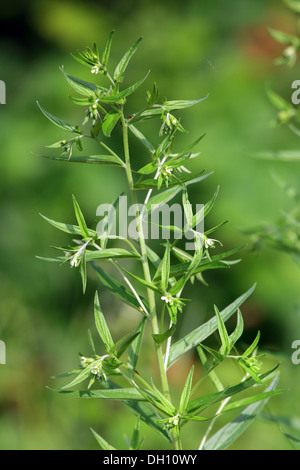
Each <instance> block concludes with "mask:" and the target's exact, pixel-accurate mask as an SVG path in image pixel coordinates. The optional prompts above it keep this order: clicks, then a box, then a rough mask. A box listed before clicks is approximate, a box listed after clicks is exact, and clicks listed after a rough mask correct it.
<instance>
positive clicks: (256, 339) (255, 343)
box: [243, 331, 260, 357]
mask: <svg viewBox="0 0 300 470" xmlns="http://www.w3.org/2000/svg"><path fill="white" fill-rule="evenodd" d="M259 339H260V331H258V333H257V335H256V337H255V340H254V341H253V343H252V344H251V345H250V346H249V348H248V349H247V350H246V351H245V352H244V353H243V356H245V357H248V356H250V354H251V353H253V351H254V349H255V348H256V346H257V345H258V342H259Z"/></svg>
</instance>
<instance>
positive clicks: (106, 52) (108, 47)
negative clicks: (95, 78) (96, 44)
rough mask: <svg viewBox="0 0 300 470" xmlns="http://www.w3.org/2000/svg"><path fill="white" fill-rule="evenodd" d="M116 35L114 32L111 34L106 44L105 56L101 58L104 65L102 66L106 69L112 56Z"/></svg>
mask: <svg viewBox="0 0 300 470" xmlns="http://www.w3.org/2000/svg"><path fill="white" fill-rule="evenodd" d="M114 33H115V31H114V30H112V31H111V33H110V34H109V36H108V39H107V41H106V44H105V47H104V50H103V54H102V57H101V63H102V65H104V67H106V65H107V62H108V59H109V56H110V50H111V43H112V40H113V36H114Z"/></svg>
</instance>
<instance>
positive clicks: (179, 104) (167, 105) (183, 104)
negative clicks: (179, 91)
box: [163, 95, 208, 111]
mask: <svg viewBox="0 0 300 470" xmlns="http://www.w3.org/2000/svg"><path fill="white" fill-rule="evenodd" d="M207 97H208V95H206V96H203V97H202V98H198V99H196V100H176V101H165V102H164V104H163V107H164V109H166V110H167V111H174V110H175V109H185V108H189V107H190V106H194V105H195V104H198V103H201V101H204V100H205V99H206V98H207Z"/></svg>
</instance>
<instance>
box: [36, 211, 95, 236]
mask: <svg viewBox="0 0 300 470" xmlns="http://www.w3.org/2000/svg"><path fill="white" fill-rule="evenodd" d="M40 215H41V217H43V219H45V220H47V222H49V224H51V225H53V226H54V227H55V228H57V229H59V230H61V231H62V232H66V233H69V234H71V235H82V232H81V230H80V227H79V226H78V225H72V224H65V223H63V222H57V221H56V220H52V219H48V217H46V216H45V215H42V214H40ZM88 236H89V237H92V238H95V237H97V232H95V230H91V229H88Z"/></svg>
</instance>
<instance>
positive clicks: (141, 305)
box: [39, 32, 282, 449]
mask: <svg viewBox="0 0 300 470" xmlns="http://www.w3.org/2000/svg"><path fill="white" fill-rule="evenodd" d="M113 34H114V32H112V33H111V34H110V35H109V38H108V40H107V43H106V45H105V47H104V50H103V52H102V54H100V53H99V51H98V48H97V46H96V45H94V46H93V48H92V49H91V48H87V49H86V50H85V51H83V52H82V53H80V54H79V55H78V56H75V59H76V60H77V61H79V62H80V63H81V64H83V65H84V66H87V67H88V68H89V69H90V71H91V73H92V74H93V75H94V76H96V75H97V76H98V75H100V76H101V77H102V78H103V81H104V80H106V83H107V85H103V84H101V85H100V84H94V83H91V82H87V81H84V80H81V79H79V78H76V77H73V76H71V75H69V74H68V73H66V72H65V71H64V70H63V69H62V72H63V74H64V77H65V78H66V80H67V82H68V83H69V85H70V86H71V87H72V88H73V89H74V90H75V91H76V92H77V93H78V94H79V95H81V97H74V98H72V101H73V102H74V103H75V104H76V105H79V106H83V107H84V108H85V109H86V114H85V118H84V121H83V124H82V125H81V126H78V125H73V124H69V123H68V122H66V121H64V120H62V119H59V118H57V117H55V116H54V115H52V114H50V113H49V112H47V111H46V110H44V109H43V108H42V106H41V105H39V107H40V109H41V111H42V112H43V113H44V115H45V116H46V117H47V118H48V119H49V120H50V121H51V122H52V123H53V124H55V125H57V126H59V127H60V128H62V129H63V130H64V131H67V132H69V133H70V135H71V137H70V138H68V139H64V140H61V141H59V142H55V143H54V144H52V145H50V147H51V148H60V149H61V154H59V155H53V156H50V155H48V156H46V158H50V159H54V160H58V161H61V162H67V163H73V162H77V163H78V162H79V163H88V164H93V165H95V166H96V168H97V165H114V166H116V167H119V168H120V169H121V170H122V171H124V172H125V174H126V177H127V183H128V192H129V194H130V197H131V203H132V205H133V207H134V208H135V231H136V239H130V238H129V237H127V236H123V235H118V234H116V233H115V231H114V230H113V228H114V227H113V226H114V222H115V220H114V216H115V211H116V210H117V207H118V204H119V202H120V198H118V199H117V200H115V201H114V202H113V204H111V205H110V206H109V209H108V210H107V213H106V215H105V216H104V217H103V219H102V220H101V223H100V225H98V226H97V229H96V230H95V228H89V227H88V225H87V223H86V220H85V217H84V215H83V213H82V211H81V208H80V206H79V204H78V202H77V199H76V198H75V196H73V206H74V211H75V217H76V224H71V223H62V222H57V221H54V220H52V219H49V218H47V217H44V218H45V219H46V220H47V221H48V222H49V223H50V224H52V225H54V227H56V228H57V229H59V230H62V231H64V232H66V233H67V234H69V235H71V236H73V237H76V239H75V240H74V241H72V243H71V244H70V245H69V246H67V247H58V250H59V252H60V255H59V256H57V257H56V258H47V259H48V260H51V261H56V262H58V263H70V265H71V266H72V267H75V268H76V269H78V270H79V272H80V275H81V279H82V286H83V292H85V291H86V286H87V277H88V270H87V266H89V267H90V268H91V269H92V270H93V271H94V273H96V275H97V278H98V279H99V281H100V283H101V285H103V286H104V287H105V288H106V289H108V290H110V291H111V293H112V294H113V295H116V296H117V297H118V298H119V299H121V300H122V301H123V302H125V303H126V304H127V305H129V306H130V307H131V308H132V309H135V310H137V311H138V312H139V313H140V315H141V318H140V320H139V321H138V323H137V325H136V326H135V327H134V329H133V330H131V331H126V332H125V334H124V336H122V337H121V338H119V339H118V340H115V339H114V338H113V337H112V334H111V332H110V330H109V327H108V323H107V321H106V318H105V315H104V313H103V312H102V309H101V303H100V299H99V296H98V293H97V292H96V293H95V297H94V320H95V324H96V329H97V331H98V333H99V337H100V339H101V341H102V349H103V353H100V354H99V353H98V351H97V348H96V346H95V344H94V340H93V338H92V336H91V334H90V336H89V338H90V345H91V352H90V353H89V354H86V355H84V356H83V355H81V362H80V365H79V366H78V367H77V368H76V369H74V370H72V371H70V372H68V373H67V374H66V375H65V376H67V377H68V376H70V375H74V376H75V378H73V379H72V380H71V382H69V383H67V384H66V385H64V386H63V387H62V389H61V390H59V392H60V393H62V394H65V395H69V396H75V397H78V398H91V399H92V398H98V399H103V400H106V399H113V400H119V401H121V402H122V403H124V405H125V406H126V407H127V408H129V410H130V411H131V412H133V413H134V414H135V415H136V416H137V421H136V427H135V429H134V430H133V434H132V440H131V442H130V444H129V448H130V449H139V448H141V445H142V442H143V440H142V439H141V437H140V421H141V420H142V421H144V422H145V423H146V424H147V425H148V426H150V427H151V428H153V429H154V430H156V431H157V432H158V433H159V434H160V436H161V437H162V438H164V439H165V440H166V445H167V446H168V447H170V446H171V447H172V448H174V449H181V448H182V440H181V433H182V430H183V429H184V426H185V425H186V424H187V423H189V422H190V421H201V422H206V421H207V423H208V428H207V431H206V432H205V434H204V436H203V438H202V440H201V444H200V448H201V449H210V448H212V449H223V448H227V447H228V446H230V445H231V444H232V443H233V442H234V441H235V440H236V439H237V438H238V437H239V436H240V434H241V433H242V432H243V431H244V430H245V429H246V428H247V426H248V425H249V424H250V423H251V422H252V421H253V419H254V418H255V417H256V415H257V414H258V413H259V411H260V410H261V409H262V407H263V406H264V405H265V403H266V402H267V400H268V399H269V398H270V397H271V396H273V395H276V394H278V393H281V392H282V391H281V390H277V389H276V387H277V383H278V372H277V370H276V369H277V367H273V368H272V369H270V370H267V371H263V364H262V362H261V357H262V355H261V354H257V348H258V341H259V333H258V334H257V336H256V338H255V339H254V341H253V343H252V344H251V345H249V346H248V347H246V348H245V350H244V352H239V351H238V348H237V342H238V341H239V339H240V338H241V335H242V333H243V329H244V326H243V319H242V315H241V312H240V309H239V308H240V306H241V305H242V303H243V302H244V301H245V300H246V299H247V298H248V297H249V296H250V295H251V293H252V292H253V290H254V287H255V286H252V287H251V288H250V289H249V290H248V291H247V292H245V293H244V294H243V295H241V296H240V297H238V298H237V299H236V300H234V301H233V302H232V303H231V304H230V305H228V306H227V307H226V308H224V309H223V310H222V311H221V312H220V311H219V310H218V308H217V307H216V306H215V307H214V309H215V316H214V317H213V318H211V319H210V320H209V321H208V322H206V323H204V324H202V325H200V326H198V327H197V328H196V329H194V330H193V331H191V332H190V333H188V334H187V335H185V336H184V337H182V338H180V339H176V341H174V338H176V327H177V319H178V315H183V314H184V307H185V305H186V302H187V301H188V299H185V298H183V297H182V292H183V290H184V288H185V286H186V285H187V283H188V282H192V283H193V282H197V281H198V282H202V283H204V284H205V281H204V279H203V272H205V271H206V270H210V269H219V268H228V267H230V266H231V265H232V264H235V263H236V262H237V261H239V260H233V261H229V260H227V258H228V257H230V256H232V255H234V254H235V253H237V252H238V251H239V250H240V248H237V249H233V250H230V251H225V252H221V253H218V254H212V251H213V249H214V248H216V242H218V240H215V239H212V238H209V237H210V234H211V233H212V232H213V231H215V230H217V229H218V228H219V227H220V226H221V225H222V223H221V224H218V225H217V226H216V227H213V228H211V229H209V230H206V231H201V230H198V227H199V225H201V223H202V222H203V220H204V218H205V217H206V216H207V214H208V213H209V212H210V210H211V209H212V207H213V205H214V203H215V201H216V198H217V195H218V189H217V190H216V192H215V194H214V195H213V197H212V199H211V200H209V201H208V202H207V203H206V204H204V205H201V207H200V209H199V210H197V211H196V212H195V213H194V210H193V205H192V204H191V202H190V200H189V193H188V186H189V185H191V184H197V183H199V182H201V181H203V180H204V179H205V178H206V177H208V176H209V173H205V172H201V173H200V174H198V175H196V176H193V175H192V174H191V172H190V171H189V170H188V169H187V168H186V167H185V165H187V164H188V163H189V161H190V159H191V158H193V157H197V156H198V154H197V153H196V154H195V153H193V150H194V147H196V146H197V145H198V144H199V143H200V141H201V139H202V138H203V135H201V136H200V137H198V138H197V139H196V140H195V141H193V142H192V143H191V144H190V145H188V146H187V147H186V148H184V149H183V150H179V151H176V150H175V151H174V150H173V149H174V146H175V137H176V135H178V132H186V131H185V129H184V127H183V125H182V123H181V120H180V118H178V117H175V114H176V112H177V111H178V110H181V109H185V108H188V107H190V106H193V105H196V104H198V103H200V102H201V101H203V100H204V99H205V98H206V96H205V97H203V98H200V99H195V100H175V101H169V100H167V99H164V100H162V101H160V100H159V93H158V89H157V86H156V84H155V83H154V85H153V88H152V90H151V91H147V93H146V103H145V105H144V107H143V108H142V109H141V110H139V111H137V112H135V113H134V114H132V115H130V116H128V114H127V113H126V105H127V100H128V99H129V97H130V95H132V93H133V92H134V91H135V90H136V89H137V88H138V87H140V86H141V85H142V84H143V83H144V81H145V79H146V78H147V77H148V74H147V75H146V76H145V77H144V78H142V79H141V80H139V81H137V82H136V83H135V84H133V85H130V86H128V87H127V88H124V89H122V90H121V84H122V82H123V80H124V76H125V72H126V69H127V66H128V64H129V61H130V59H131V58H132V56H133V54H134V53H135V52H136V50H137V47H138V45H139V43H140V41H141V39H139V40H138V41H136V43H135V44H134V45H133V46H132V47H131V48H130V49H129V50H128V51H127V52H126V53H125V54H124V56H123V57H122V58H121V60H120V61H119V63H118V64H117V66H116V67H115V69H114V71H113V73H111V71H110V69H109V68H108V61H109V57H110V50H111V43H112V39H113ZM149 119H157V120H159V121H160V123H159V125H158V129H157V134H158V143H157V145H153V143H151V142H150V140H149V139H148V138H146V137H145V135H144V134H143V133H142V131H141V130H140V128H139V126H140V125H141V124H143V122H144V121H146V120H149ZM117 124H118V126H117ZM120 125H121V126H120ZM136 126H138V127H136ZM83 128H84V129H88V130H83ZM120 129H121V134H122V144H123V152H122V154H121V155H119V154H117V153H116V151H115V150H113V149H112V148H111V146H109V145H108V144H107V143H106V142H107V139H109V137H110V136H111V134H112V132H116V133H117V132H118V131H120ZM129 133H131V134H132V136H133V138H136V139H137V141H138V142H139V143H140V144H142V146H143V148H144V149H145V152H146V153H147V155H148V159H149V160H148V163H147V164H146V165H142V166H141V167H140V168H138V169H133V168H132V160H131V157H130V146H129ZM86 139H88V140H91V141H94V142H95V143H96V144H99V148H100V149H101V153H100V154H97V155H92V156H83V155H79V156H75V155H74V152H73V149H74V148H77V150H78V151H79V152H83V148H84V145H83V142H84V141H85V140H86ZM103 151H105V153H102V152H103ZM143 191H146V195H145V197H144V198H143V204H142V205H139V204H138V203H139V202H140V198H138V195H140V194H143ZM180 195H181V205H180V207H182V208H183V213H184V224H183V225H182V226H179V225H178V224H177V222H176V223H174V225H166V224H158V225H162V227H160V228H162V229H167V230H168V231H169V232H168V233H169V234H170V237H169V238H166V237H162V238H163V240H161V241H162V243H161V245H160V247H159V248H158V249H156V250H155V249H154V247H153V246H151V245H152V243H151V240H150V241H148V238H147V236H146V232H145V224H144V222H145V218H146V217H147V216H148V215H149V214H152V212H153V208H154V206H155V208H156V209H158V208H162V207H163V206H166V205H167V203H168V202H169V201H171V200H172V199H173V198H175V196H177V197H178V196H180ZM99 227H101V228H100V229H99ZM156 228H157V227H156ZM187 233H189V235H190V239H192V242H193V250H192V251H190V250H187V249H185V246H184V247H183V246H182V241H183V237H184V235H186V234H187ZM219 244H220V245H221V243H220V242H219ZM122 246H123V247H122ZM124 247H125V248H124ZM160 251H161V252H160ZM126 259H127V260H128V259H130V260H135V261H136V267H135V268H134V269H131V268H128V265H127V264H125V265H124V264H123V263H122V260H126ZM99 263H100V264H99ZM103 263H109V265H110V266H112V267H113V268H114V269H115V272H116V276H112V275H111V274H110V273H109V272H108V271H107V270H106V269H105V266H103ZM125 266H126V267H125ZM138 269H140V270H141V272H142V274H140V273H139V271H137V270H138ZM235 313H236V314H237V323H236V327H235V329H234V330H233V332H231V333H229V332H228V329H227V327H226V326H225V322H226V321H227V320H228V319H229V318H230V317H232V316H233V315H234V314H235ZM146 326H150V328H151V344H152V347H153V350H154V351H155V354H156V359H157V366H158V371H159V383H157V380H156V378H155V372H154V371H153V376H152V377H150V378H149V377H147V376H144V374H143V372H141V371H142V370H143V367H142V360H143V345H144V342H145V341H147V340H146V339H145V335H144V331H145V328H146ZM214 332H218V335H219V340H220V344H219V347H217V348H213V347H211V345H208V344H207V343H206V340H207V339H208V338H209V337H211V336H212V335H213V333H214ZM192 349H193V350H195V351H196V352H197V354H198V358H199V359H198V360H197V361H196V360H195V361H194V362H195V364H193V366H192V367H191V369H190V370H188V371H187V372H186V378H185V380H183V381H182V380H181V377H180V378H179V379H180V381H181V392H180V397H179V399H178V401H177V402H175V401H174V391H172V390H170V386H169V380H168V369H169V367H170V366H171V365H172V364H174V363H175V362H176V361H177V360H178V359H179V358H180V357H181V356H183V355H184V354H185V353H187V352H188V351H191V350H192ZM225 361H233V362H234V363H235V364H237V366H238V367H239V369H240V371H241V379H240V381H239V382H238V383H237V384H236V385H234V386H229V384H228V383H227V384H226V385H225V386H223V384H222V382H221V380H220V377H219V376H218V375H217V368H218V367H219V366H220V365H222V364H224V363H225ZM197 363H198V366H199V367H202V368H203V369H204V370H205V371H206V377H207V379H208V380H210V381H211V383H212V384H213V386H214V387H215V391H214V392H212V393H209V394H203V393H202V394H201V387H200V386H201V383H202V379H200V380H198V381H195V379H194V369H195V367H197ZM270 380H271V382H270V384H269V386H268V387H267V388H266V389H264V390H263V391H259V392H258V393H254V394H251V395H249V394H248V391H249V389H251V390H252V389H253V390H256V388H257V387H260V386H262V385H264V384H265V383H266V382H267V381H270ZM83 382H85V383H86V386H85V388H83V389H81V388H80V389H79V390H78V389H77V386H78V385H79V384H82V383H83ZM245 391H247V395H246V396H243V397H242V398H239V399H238V400H235V401H233V400H232V401H230V400H231V399H232V398H233V397H235V396H236V395H237V394H240V393H242V392H245ZM237 409H242V410H243V411H242V413H246V414H247V420H243V419H238V418H237V419H236V420H233V421H232V422H229V423H228V424H227V425H226V426H225V427H223V428H221V429H219V430H218V432H217V433H215V434H214V435H212V436H211V437H210V438H209V433H210V432H211V431H212V427H213V425H214V424H215V422H216V421H217V420H218V418H219V416H221V415H223V414H224V413H226V412H229V411H232V410H237ZM93 434H94V435H95V437H96V439H97V441H98V442H99V444H100V446H101V447H102V448H103V449H113V447H112V446H111V445H110V444H108V443H107V441H106V440H105V439H104V438H102V437H100V435H99V434H98V433H97V432H96V431H94V430H93Z"/></svg>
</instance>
